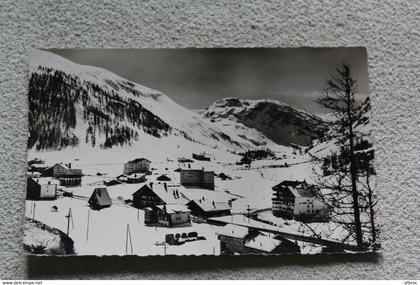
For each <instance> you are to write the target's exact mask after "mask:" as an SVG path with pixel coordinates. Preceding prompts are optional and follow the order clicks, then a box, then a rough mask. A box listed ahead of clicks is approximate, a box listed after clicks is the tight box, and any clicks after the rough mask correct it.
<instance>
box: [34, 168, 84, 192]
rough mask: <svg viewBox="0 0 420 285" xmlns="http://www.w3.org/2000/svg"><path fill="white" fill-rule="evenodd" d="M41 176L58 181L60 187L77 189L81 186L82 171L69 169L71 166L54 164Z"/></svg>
mask: <svg viewBox="0 0 420 285" xmlns="http://www.w3.org/2000/svg"><path fill="white" fill-rule="evenodd" d="M42 176H47V177H53V178H56V179H58V180H59V181H60V185H61V186H65V187H77V186H80V185H81V184H82V176H83V173H82V170H81V169H76V168H71V164H70V163H69V164H67V165H66V164H62V163H56V164H55V165H53V166H51V167H49V168H47V169H46V170H45V171H44V172H42Z"/></svg>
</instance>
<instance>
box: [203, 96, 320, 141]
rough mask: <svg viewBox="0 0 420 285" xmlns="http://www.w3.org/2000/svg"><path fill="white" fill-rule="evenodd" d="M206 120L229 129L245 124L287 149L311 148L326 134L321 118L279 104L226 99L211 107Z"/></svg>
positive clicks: (206, 112)
mask: <svg viewBox="0 0 420 285" xmlns="http://www.w3.org/2000/svg"><path fill="white" fill-rule="evenodd" d="M202 116H203V117H204V118H207V119H210V120H211V121H212V122H220V123H221V124H222V125H225V126H229V125H234V124H241V125H243V126H245V127H247V128H252V129H255V130H257V131H258V132H260V133H261V134H262V135H264V136H266V137H267V138H269V139H270V140H271V141H272V142H274V143H276V144H280V145H286V146H287V145H289V144H290V143H294V144H298V145H308V144H309V143H310V142H311V141H312V140H313V139H314V138H317V137H319V136H320V135H321V134H322V133H323V132H324V131H325V124H324V122H323V121H322V120H321V119H320V118H319V117H317V116H314V115H311V114H309V113H307V112H305V111H302V110H298V109H295V108H292V107H290V106H288V105H286V104H284V103H281V102H278V101H275V100H242V99H238V98H224V99H220V100H218V101H217V102H215V103H214V104H213V105H212V106H210V107H209V108H208V109H207V110H206V111H205V112H204V113H203V114H202Z"/></svg>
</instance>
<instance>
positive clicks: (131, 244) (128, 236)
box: [125, 224, 133, 254]
mask: <svg viewBox="0 0 420 285" xmlns="http://www.w3.org/2000/svg"><path fill="white" fill-rule="evenodd" d="M129 241H130V254H133V242H132V240H131V232H130V225H129V224H127V232H126V236H125V254H128V242H129Z"/></svg>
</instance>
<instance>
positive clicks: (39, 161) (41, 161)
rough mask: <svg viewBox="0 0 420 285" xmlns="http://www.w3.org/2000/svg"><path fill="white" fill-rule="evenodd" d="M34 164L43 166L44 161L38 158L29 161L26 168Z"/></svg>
mask: <svg viewBox="0 0 420 285" xmlns="http://www.w3.org/2000/svg"><path fill="white" fill-rule="evenodd" d="M36 163H40V164H44V163H45V161H43V160H42V159H40V158H34V159H31V160H29V161H28V166H31V165H33V164H36Z"/></svg>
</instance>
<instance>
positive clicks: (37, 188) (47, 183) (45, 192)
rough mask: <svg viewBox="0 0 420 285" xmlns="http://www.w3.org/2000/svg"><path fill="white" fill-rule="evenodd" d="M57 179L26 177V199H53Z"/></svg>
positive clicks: (55, 193)
mask: <svg viewBox="0 0 420 285" xmlns="http://www.w3.org/2000/svg"><path fill="white" fill-rule="evenodd" d="M58 183H59V182H58V181H57V180H55V179H51V178H32V177H28V179H27V184H26V199H27V200H55V199H56V198H57V185H58Z"/></svg>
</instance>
